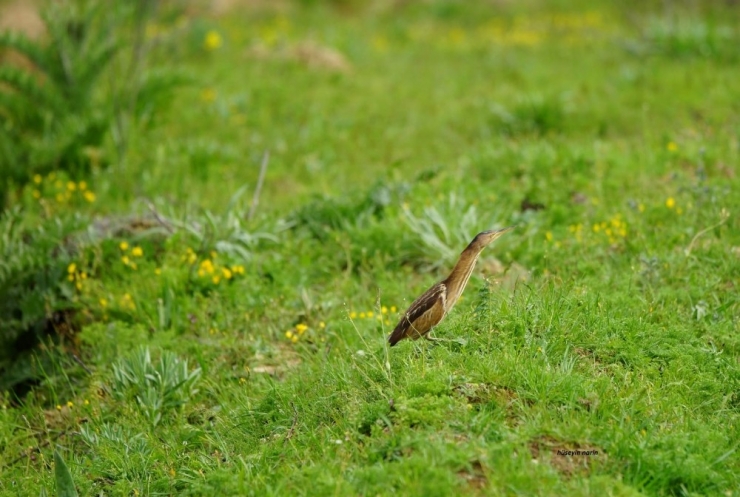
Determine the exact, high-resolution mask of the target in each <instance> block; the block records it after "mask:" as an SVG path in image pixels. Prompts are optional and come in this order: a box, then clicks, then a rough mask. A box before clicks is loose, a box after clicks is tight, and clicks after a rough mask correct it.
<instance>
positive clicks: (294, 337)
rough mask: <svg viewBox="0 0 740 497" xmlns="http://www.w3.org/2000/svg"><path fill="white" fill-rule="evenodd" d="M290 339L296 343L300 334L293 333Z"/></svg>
mask: <svg viewBox="0 0 740 497" xmlns="http://www.w3.org/2000/svg"><path fill="white" fill-rule="evenodd" d="M290 341H291V342H293V343H296V342H297V341H298V335H293V338H291V339H290Z"/></svg>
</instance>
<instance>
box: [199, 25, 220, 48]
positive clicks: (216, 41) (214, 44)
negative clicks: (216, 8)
mask: <svg viewBox="0 0 740 497" xmlns="http://www.w3.org/2000/svg"><path fill="white" fill-rule="evenodd" d="M223 44H224V39H223V38H222V37H221V33H219V32H218V31H216V30H214V29H212V30H210V31H209V32H208V33H206V37H205V39H204V40H203V47H204V48H205V49H206V50H208V51H209V52H212V51H214V50H217V49H219V48H221V45H223Z"/></svg>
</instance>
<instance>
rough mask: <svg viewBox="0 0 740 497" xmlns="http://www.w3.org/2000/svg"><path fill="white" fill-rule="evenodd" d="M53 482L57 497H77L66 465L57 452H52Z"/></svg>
mask: <svg viewBox="0 0 740 497" xmlns="http://www.w3.org/2000/svg"><path fill="white" fill-rule="evenodd" d="M54 480H55V481H56V484H57V495H58V496H59V497H77V495H78V494H77V489H76V488H75V482H74V480H73V479H72V473H70V472H69V468H68V467H67V464H66V463H65V462H64V459H63V458H62V455H61V454H60V453H59V451H58V450H55V451H54Z"/></svg>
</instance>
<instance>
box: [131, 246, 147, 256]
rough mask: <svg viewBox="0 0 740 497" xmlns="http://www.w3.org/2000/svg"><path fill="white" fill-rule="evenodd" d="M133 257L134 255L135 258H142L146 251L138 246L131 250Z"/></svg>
mask: <svg viewBox="0 0 740 497" xmlns="http://www.w3.org/2000/svg"><path fill="white" fill-rule="evenodd" d="M131 255H133V256H134V257H141V256H142V255H144V251H143V250H142V249H141V247H139V246H136V247H134V248H132V249H131Z"/></svg>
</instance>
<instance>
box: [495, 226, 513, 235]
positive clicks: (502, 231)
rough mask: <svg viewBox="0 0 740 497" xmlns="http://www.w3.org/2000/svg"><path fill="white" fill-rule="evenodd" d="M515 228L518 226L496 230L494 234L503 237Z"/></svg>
mask: <svg viewBox="0 0 740 497" xmlns="http://www.w3.org/2000/svg"><path fill="white" fill-rule="evenodd" d="M514 228H516V226H507V227H506V228H501V229H500V230H495V231H494V233H496V234H501V235H503V234H504V233H506V232H507V231H511V230H513V229H514Z"/></svg>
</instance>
